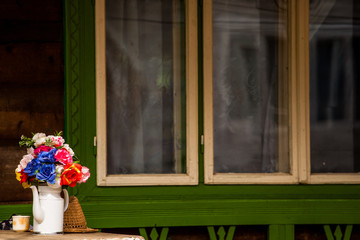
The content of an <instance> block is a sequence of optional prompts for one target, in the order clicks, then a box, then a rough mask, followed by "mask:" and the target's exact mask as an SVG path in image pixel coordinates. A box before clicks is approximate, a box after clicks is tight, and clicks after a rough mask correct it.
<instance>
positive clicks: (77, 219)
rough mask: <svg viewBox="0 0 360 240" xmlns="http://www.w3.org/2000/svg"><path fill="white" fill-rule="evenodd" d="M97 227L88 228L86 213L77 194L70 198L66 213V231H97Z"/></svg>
mask: <svg viewBox="0 0 360 240" xmlns="http://www.w3.org/2000/svg"><path fill="white" fill-rule="evenodd" d="M97 231H98V230H97V229H92V228H88V227H87V225H86V219H85V215H84V213H83V211H82V208H81V206H80V203H79V200H78V199H77V197H75V196H71V197H70V198H69V206H68V209H67V210H66V211H65V213H64V232H78V233H82V232H97Z"/></svg>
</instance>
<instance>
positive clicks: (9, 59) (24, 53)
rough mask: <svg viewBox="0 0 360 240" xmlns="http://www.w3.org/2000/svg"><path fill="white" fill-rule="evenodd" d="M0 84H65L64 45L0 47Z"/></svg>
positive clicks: (36, 44)
mask: <svg viewBox="0 0 360 240" xmlns="http://www.w3.org/2000/svg"><path fill="white" fill-rule="evenodd" d="M0 52H1V53H2V55H1V58H0V76H1V78H0V83H3V82H12V83H14V82H16V83H24V82H28V83H30V82H31V83H42V84H46V83H48V82H53V81H56V82H63V72H64V69H63V51H62V43H37V42H29V43H18V44H4V45H0Z"/></svg>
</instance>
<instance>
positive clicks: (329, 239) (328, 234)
mask: <svg viewBox="0 0 360 240" xmlns="http://www.w3.org/2000/svg"><path fill="white" fill-rule="evenodd" d="M324 231H325V235H326V238H327V240H334V236H333V234H332V232H331V228H330V226H329V225H324Z"/></svg>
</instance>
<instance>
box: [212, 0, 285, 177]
mask: <svg viewBox="0 0 360 240" xmlns="http://www.w3.org/2000/svg"><path fill="white" fill-rule="evenodd" d="M284 2H285V1H268V0H260V1H249V0H213V66H214V67H213V99H214V105H213V109H214V114H213V119H214V171H215V172H217V173H229V172H234V173H273V172H289V162H288V161H289V160H288V159H289V158H288V103H287V101H288V100H287V99H286V98H285V93H286V92H287V32H286V29H287V26H286V19H287V14H286V12H287V7H286V5H285V4H284Z"/></svg>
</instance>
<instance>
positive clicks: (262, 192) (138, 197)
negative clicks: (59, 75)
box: [0, 0, 360, 229]
mask: <svg viewBox="0 0 360 240" xmlns="http://www.w3.org/2000/svg"><path fill="white" fill-rule="evenodd" d="M199 3H200V4H201V1H200V2H199ZM93 4H94V2H93V1H88V0H64V10H65V13H64V18H65V39H66V44H65V50H66V51H65V70H66V71H65V72H66V75H65V76H66V79H65V81H66V138H67V141H68V142H69V143H70V144H71V145H75V148H74V150H75V151H76V153H77V155H78V156H79V157H80V160H81V161H82V162H83V164H84V165H86V166H88V167H89V168H90V171H91V173H92V177H91V178H90V179H89V181H88V182H87V183H86V184H81V185H80V186H79V187H77V188H76V189H75V190H74V191H73V193H74V194H76V195H77V196H78V198H79V200H80V203H81V205H82V206H83V210H84V213H85V216H86V219H87V222H88V225H89V226H91V227H95V228H110V227H153V226H213V225H219V226H225V225H237V224H239V225H244V224H245V225H248V224H275V225H276V224H280V225H286V224H359V223H360V219H359V217H358V216H359V208H358V206H359V203H360V185H315V186H313V185H312V186H310V185H277V186H276V185H271V186H261V185H256V186H254V185H248V186H246V185H241V186H237V185H232V186H224V185H219V186H207V185H204V184H202V183H203V170H202V169H203V155H202V154H200V155H199V168H200V170H199V175H200V179H199V182H200V184H199V186H176V187H174V186H168V187H159V186H147V187H97V186H96V156H95V155H94V152H93V149H94V148H93V138H94V136H95V135H96V121H95V118H96V116H95V114H96V112H95V91H96V89H95V53H94V49H95V44H94V43H95V40H94V39H95V38H94V5H93ZM200 6H201V5H200ZM199 13H200V14H201V8H199ZM200 14H199V18H201V17H200V16H201V15H200ZM200 29H201V26H200ZM199 32H201V31H199ZM199 43H200V44H201V34H200V33H199ZM200 46H201V45H200ZM201 51H202V48H201V47H200V48H199V53H201ZM199 56H201V54H200V55H199ZM201 64H202V63H201V61H200V62H199V109H200V113H199V116H200V117H199V132H200V134H201V133H202V131H203V130H202V129H203V123H202V89H201V86H202V81H203V80H202V73H201V71H202V70H201V69H202V68H201ZM199 146H200V145H199ZM12 209H14V207H13V208H12ZM11 211H12V210H11V207H10V208H2V206H0V213H2V212H4V213H9V212H11ZM208 229H209V228H208Z"/></svg>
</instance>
